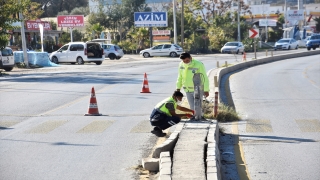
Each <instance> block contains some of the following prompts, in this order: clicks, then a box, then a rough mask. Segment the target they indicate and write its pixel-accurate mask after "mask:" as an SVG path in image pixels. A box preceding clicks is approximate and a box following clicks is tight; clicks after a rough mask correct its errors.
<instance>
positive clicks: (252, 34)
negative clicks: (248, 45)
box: [249, 29, 259, 38]
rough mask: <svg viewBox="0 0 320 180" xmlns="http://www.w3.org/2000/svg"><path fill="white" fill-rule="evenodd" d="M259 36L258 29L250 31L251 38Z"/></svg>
mask: <svg viewBox="0 0 320 180" xmlns="http://www.w3.org/2000/svg"><path fill="white" fill-rule="evenodd" d="M258 36H259V30H258V29H249V38H257V37H258Z"/></svg>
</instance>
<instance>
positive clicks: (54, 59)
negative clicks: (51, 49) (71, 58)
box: [51, 56, 59, 64]
mask: <svg viewBox="0 0 320 180" xmlns="http://www.w3.org/2000/svg"><path fill="white" fill-rule="evenodd" d="M51 61H52V62H53V63H55V64H59V60H58V58H57V57H55V56H53V57H52V59H51Z"/></svg>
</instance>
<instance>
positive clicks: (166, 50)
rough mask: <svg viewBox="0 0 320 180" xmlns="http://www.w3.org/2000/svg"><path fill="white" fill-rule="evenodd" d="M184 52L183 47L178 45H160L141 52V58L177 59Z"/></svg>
mask: <svg viewBox="0 0 320 180" xmlns="http://www.w3.org/2000/svg"><path fill="white" fill-rule="evenodd" d="M182 52H183V49H182V47H180V46H179V45H177V44H160V45H157V46H154V47H152V48H149V49H144V50H142V51H140V56H143V57H144V58H148V57H152V56H170V57H177V56H179V55H180V54H181V53H182Z"/></svg>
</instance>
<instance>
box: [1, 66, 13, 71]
mask: <svg viewBox="0 0 320 180" xmlns="http://www.w3.org/2000/svg"><path fill="white" fill-rule="evenodd" d="M3 69H4V70H5V71H11V70H12V69H13V67H4V68H3Z"/></svg>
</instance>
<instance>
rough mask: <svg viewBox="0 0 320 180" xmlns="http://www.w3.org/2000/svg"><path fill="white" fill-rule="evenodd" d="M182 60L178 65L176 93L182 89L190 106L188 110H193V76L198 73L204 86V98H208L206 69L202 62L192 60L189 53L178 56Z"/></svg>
mask: <svg viewBox="0 0 320 180" xmlns="http://www.w3.org/2000/svg"><path fill="white" fill-rule="evenodd" d="M180 59H181V60H182V61H181V62H180V64H179V73H178V79H177V84H176V87H177V91H180V89H181V87H183V89H184V91H185V92H186V95H187V99H188V102H189V105H190V109H192V110H194V85H193V75H194V74H195V73H200V74H201V77H202V80H203V84H204V96H205V97H208V96H209V79H208V76H207V73H206V69H205V67H204V65H203V63H202V62H200V61H198V60H195V59H192V57H191V55H190V54H189V53H182V54H181V55H180Z"/></svg>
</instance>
